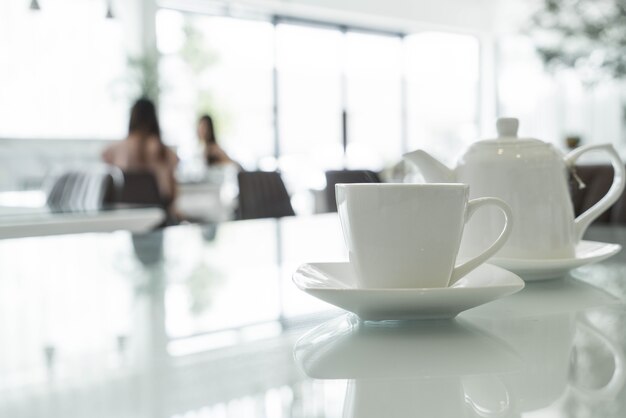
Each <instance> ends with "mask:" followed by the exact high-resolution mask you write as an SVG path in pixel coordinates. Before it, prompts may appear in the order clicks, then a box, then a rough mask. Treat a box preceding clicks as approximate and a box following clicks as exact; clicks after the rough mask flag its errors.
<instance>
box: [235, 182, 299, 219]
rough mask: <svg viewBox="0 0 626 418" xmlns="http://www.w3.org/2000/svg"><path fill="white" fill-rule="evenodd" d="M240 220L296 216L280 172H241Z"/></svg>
mask: <svg viewBox="0 0 626 418" xmlns="http://www.w3.org/2000/svg"><path fill="white" fill-rule="evenodd" d="M237 182H238V183H239V209H238V218H239V219H259V218H281V217H283V216H293V215H295V213H294V211H293V207H292V206H291V200H290V198H289V194H288V193H287V189H286V188H285V184H284V183H283V179H282V178H281V176H280V173H278V172H271V171H241V172H239V173H238V174H237Z"/></svg>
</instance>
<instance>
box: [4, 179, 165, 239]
mask: <svg viewBox="0 0 626 418" xmlns="http://www.w3.org/2000/svg"><path fill="white" fill-rule="evenodd" d="M45 204H46V197H45V193H44V192H43V191H40V190H29V191H19V192H2V193H0V239H7V238H23V237H34V236H44V235H60V234H78V233H84V232H111V231H116V230H127V231H131V232H145V231H149V230H151V229H152V228H154V227H155V226H157V225H159V224H161V223H162V222H163V220H164V219H165V212H164V211H163V210H162V209H160V208H147V207H146V208H126V207H125V208H112V209H107V210H98V211H73V212H55V211H52V210H50V209H49V208H48V207H46V205H45Z"/></svg>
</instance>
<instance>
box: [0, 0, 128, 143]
mask: <svg viewBox="0 0 626 418" xmlns="http://www.w3.org/2000/svg"><path fill="white" fill-rule="evenodd" d="M45 6H46V7H45V9H42V10H40V11H33V10H29V8H28V2H22V1H2V2H0V57H1V58H0V61H1V65H0V85H1V87H0V137H4V138H24V137H25V138H62V139H69V138H80V139H83V138H84V139H99V138H117V137H121V136H122V135H123V134H124V132H125V125H126V118H127V115H126V113H127V111H128V100H129V98H128V96H127V95H126V88H125V86H126V81H128V80H127V79H126V77H127V76H128V72H127V70H126V49H125V46H124V39H123V33H122V23H121V21H120V19H106V18H105V3H104V2H102V4H101V5H100V4H99V6H98V7H96V6H94V2H91V1H83V0H64V1H55V2H46V3H45Z"/></svg>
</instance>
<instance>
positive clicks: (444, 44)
mask: <svg viewBox="0 0 626 418" xmlns="http://www.w3.org/2000/svg"><path fill="white" fill-rule="evenodd" d="M406 48H407V82H408V104H409V106H408V115H409V117H408V122H409V138H408V139H409V141H408V142H409V149H416V148H425V149H427V150H428V151H429V152H432V153H433V154H434V155H436V156H437V157H438V158H440V159H441V160H442V161H446V162H449V163H451V162H454V161H456V160H457V157H459V156H460V154H462V153H463V151H464V150H465V149H466V148H467V146H468V145H469V144H470V143H471V142H473V141H476V140H477V139H479V138H478V136H479V129H478V103H479V95H478V90H479V82H480V63H479V56H480V53H479V43H478V39H477V38H475V37H473V36H469V35H459V34H449V33H441V32H426V33H420V34H415V35H411V36H407V38H406Z"/></svg>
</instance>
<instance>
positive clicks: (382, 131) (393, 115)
mask: <svg viewBox="0 0 626 418" xmlns="http://www.w3.org/2000/svg"><path fill="white" fill-rule="evenodd" d="M344 57H345V58H344V60H345V72H346V99H347V126H348V146H347V149H346V157H347V165H348V166H349V167H351V168H357V169H360V168H369V169H373V170H382V169H383V168H385V167H386V166H388V165H389V164H393V163H395V162H397V161H398V160H399V159H400V158H401V155H402V151H403V150H402V94H401V88H402V40H401V38H400V37H397V36H380V35H373V34H363V33H358V32H356V33H355V32H348V33H347V34H346V45H345V55H344Z"/></svg>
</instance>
